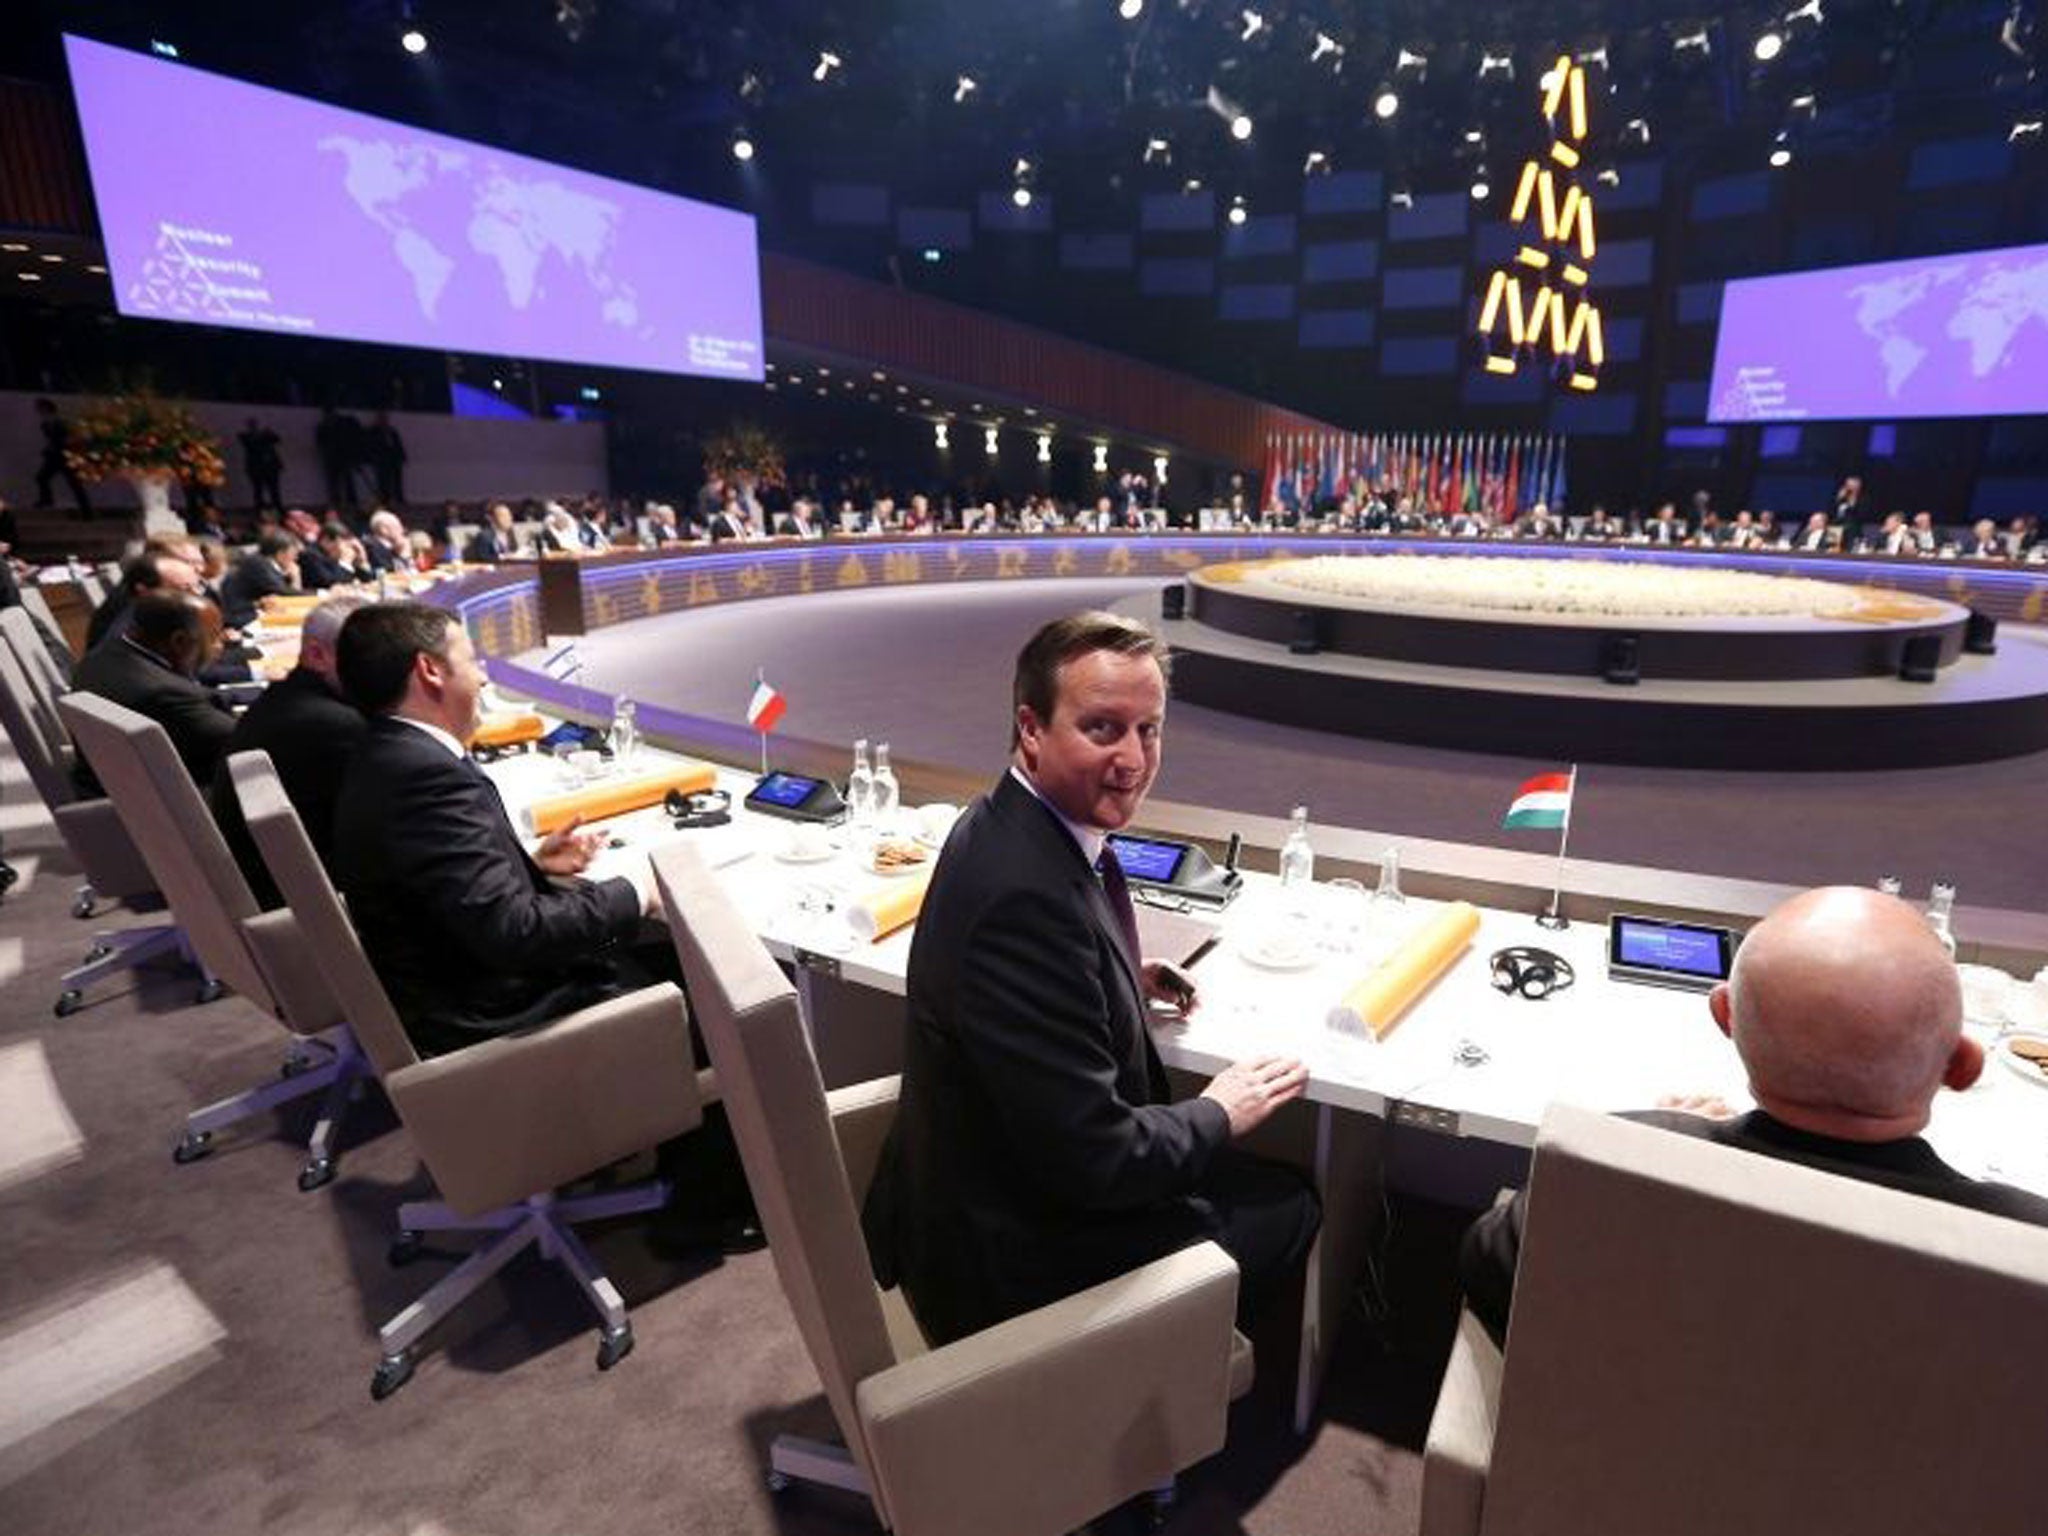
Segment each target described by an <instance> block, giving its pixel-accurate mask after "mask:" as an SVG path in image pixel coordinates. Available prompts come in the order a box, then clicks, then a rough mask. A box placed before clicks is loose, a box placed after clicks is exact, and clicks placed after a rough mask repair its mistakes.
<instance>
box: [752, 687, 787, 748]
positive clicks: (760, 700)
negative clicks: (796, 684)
mask: <svg viewBox="0 0 2048 1536" xmlns="http://www.w3.org/2000/svg"><path fill="white" fill-rule="evenodd" d="M787 708H789V701H788V700H787V699H785V698H783V696H782V695H781V694H779V693H777V692H776V691H775V690H774V689H773V688H770V687H769V686H768V679H767V678H765V677H764V678H761V679H759V680H757V681H756V682H755V684H754V696H753V698H752V699H750V700H748V702H747V724H748V725H750V726H752V727H753V728H754V729H755V730H757V731H759V732H760V733H761V734H762V735H763V736H765V735H767V734H768V733H769V732H770V731H772V730H774V729H775V726H776V723H777V722H778V721H779V720H781V719H782V712H783V711H784V710H785V709H787Z"/></svg>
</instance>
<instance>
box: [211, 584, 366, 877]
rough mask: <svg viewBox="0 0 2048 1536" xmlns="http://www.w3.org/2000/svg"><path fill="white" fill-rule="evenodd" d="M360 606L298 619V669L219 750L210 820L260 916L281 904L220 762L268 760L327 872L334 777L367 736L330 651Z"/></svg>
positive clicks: (335, 604)
mask: <svg viewBox="0 0 2048 1536" xmlns="http://www.w3.org/2000/svg"><path fill="white" fill-rule="evenodd" d="M368 601H369V599H368V598H365V597H361V596H358V595H356V594H354V593H341V594H339V595H337V596H334V597H330V598H328V599H327V600H326V601H324V602H322V603H321V604H320V605H319V607H317V608H315V609H314V610H313V611H312V612H311V613H309V614H307V615H306V623H305V627H304V628H303V629H302V630H301V631H300V633H299V664H298V665H297V666H296V667H294V668H292V670H291V671H290V672H288V673H286V674H285V675H284V676H283V677H282V678H280V679H279V680H278V681H277V682H275V683H272V684H271V685H270V686H269V687H268V688H266V689H265V690H264V691H263V695H262V697H261V698H259V699H257V700H256V702H255V703H254V704H251V705H250V706H249V708H248V710H247V711H246V712H244V714H243V715H242V718H241V720H240V721H238V722H237V723H236V725H235V730H234V734H233V735H232V736H230V737H229V738H228V741H227V745H226V746H225V747H224V748H223V749H222V750H221V767H220V768H219V770H218V771H217V772H216V773H215V774H214V776H213V791H212V796H211V798H212V803H213V818H214V820H215V821H217V822H219V823H220V830H221V835H222V836H223V837H225V838H226V839H227V844H228V848H229V849H230V850H231V851H232V852H233V853H234V856H235V862H236V863H237V864H239V865H241V866H242V873H243V875H244V876H246V877H247V879H248V881H249V889H250V890H251V891H252V892H254V893H255V896H256V899H257V900H258V901H259V902H261V903H262V904H263V907H264V909H265V910H266V911H267V910H269V909H270V908H273V907H279V906H282V905H284V902H283V899H282V898H281V897H280V896H279V895H278V892H277V887H276V885H275V884H273V883H272V881H271V878H270V871H269V869H268V868H267V867H266V866H265V864H264V862H263V855H262V854H261V853H260V852H258V850H257V848H256V843H255V840H254V839H253V838H251V837H250V836H249V829H248V824H247V823H246V822H244V821H243V819H242V802H241V799H240V797H239V796H238V795H236V793H235V787H234V784H233V782H232V781H231V779H230V777H229V775H228V771H227V759H228V758H230V757H232V756H234V755H235V753H237V752H268V753H269V754H270V760H271V762H272V763H273V764H275V765H276V767H277V776H278V779H279V781H280V782H282V783H283V785H284V792H285V795H286V796H287V798H289V799H290V801H291V803H292V808H293V809H294V810H296V811H297V812H298V813H299V820H300V821H301V822H303V823H304V824H305V828H306V836H307V837H308V838H309V839H310V840H311V841H312V844H313V848H314V851H315V852H317V853H318V854H319V855H320V862H321V863H323V864H326V865H328V866H329V867H330V868H331V867H332V866H333V863H334V852H333V850H334V806H335V802H336V801H337V800H339V799H340V798H341V779H342V774H343V773H344V772H345V771H346V770H347V768H348V763H349V759H350V758H351V757H353V756H354V755H355V750H356V748H357V746H359V745H360V744H361V742H362V739H363V733H364V732H365V731H366V730H368V729H369V722H368V721H367V720H365V719H364V718H363V713H362V711H361V710H359V709H357V708H356V707H355V706H354V705H353V704H351V703H349V702H348V700H346V699H344V698H343V697H342V696H341V678H340V675H339V674H338V673H337V672H336V670H335V662H334V646H335V640H336V638H337V637H338V636H339V635H340V633H341V626H342V624H343V622H344V621H345V620H346V619H347V618H348V616H349V615H350V614H351V613H354V612H355V611H356V609H358V608H361V607H363V606H364V605H365V604H366V603H367V602H368Z"/></svg>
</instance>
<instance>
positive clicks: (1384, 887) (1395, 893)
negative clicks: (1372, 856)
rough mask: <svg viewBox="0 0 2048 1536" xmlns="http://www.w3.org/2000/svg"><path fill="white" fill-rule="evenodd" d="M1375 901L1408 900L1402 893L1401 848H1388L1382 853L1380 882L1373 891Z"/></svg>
mask: <svg viewBox="0 0 2048 1536" xmlns="http://www.w3.org/2000/svg"><path fill="white" fill-rule="evenodd" d="M1372 899H1373V900H1374V901H1406V900H1407V899H1408V898H1407V897H1406V896H1404V895H1402V894H1401V850H1400V849H1398V848H1392V847H1390V848H1388V849H1387V850H1386V851H1385V852H1384V853H1382V854H1381V855H1380V883H1379V885H1378V887H1377V888H1376V889H1375V890H1374V891H1373V893H1372Z"/></svg>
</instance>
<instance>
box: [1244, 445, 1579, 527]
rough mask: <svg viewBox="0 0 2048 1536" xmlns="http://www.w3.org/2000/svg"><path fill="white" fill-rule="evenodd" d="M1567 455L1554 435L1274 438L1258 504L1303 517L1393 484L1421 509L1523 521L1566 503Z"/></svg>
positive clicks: (1566, 447) (1566, 448) (1267, 453)
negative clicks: (1539, 509) (1536, 510)
mask: <svg viewBox="0 0 2048 1536" xmlns="http://www.w3.org/2000/svg"><path fill="white" fill-rule="evenodd" d="M1569 456H1570V455H1569V452H1568V445H1567V443H1566V440H1565V439H1564V438H1562V437H1558V436H1555V435H1549V434H1544V435H1534V436H1532V435H1528V434H1522V435H1519V436H1517V435H1508V434H1503V433H1492V432H1460V433H1455V434H1453V433H1437V434H1422V435H1412V436H1411V435H1408V434H1403V433H1383V432H1372V433H1360V432H1277V433H1273V434H1271V435H1269V436H1268V437H1267V439H1266V474H1265V480H1264V492H1265V495H1264V500H1263V501H1261V502H1260V505H1261V506H1262V507H1270V506H1275V505H1278V506H1282V507H1285V508H1287V509H1288V510H1289V511H1299V510H1301V509H1302V508H1304V507H1310V506H1313V505H1315V504H1316V503H1317V502H1320V501H1328V500H1331V499H1336V498H1342V497H1345V496H1361V497H1362V496H1365V495H1367V494H1369V493H1370V492H1371V491H1373V490H1374V489H1376V488H1378V487H1380V486H1386V485H1393V486H1398V487H1400V489H1401V492H1402V493H1403V494H1404V495H1408V496H1412V497H1414V498H1415V500H1416V503H1417V505H1418V507H1419V508H1421V509H1423V510H1429V511H1439V512H1466V513H1478V512H1484V513H1486V514H1487V515H1489V516H1491V517H1505V516H1520V515H1521V514H1522V513H1524V512H1527V511H1528V510H1529V509H1530V508H1531V507H1533V506H1535V505H1536V503H1537V502H1539V501H1540V502H1542V503H1544V504H1545V505H1546V506H1549V507H1561V506H1563V505H1564V501H1565V496H1566V492H1567V488H1568V482H1567V478H1566V473H1565V461H1566V459H1567V458H1568V457H1569Z"/></svg>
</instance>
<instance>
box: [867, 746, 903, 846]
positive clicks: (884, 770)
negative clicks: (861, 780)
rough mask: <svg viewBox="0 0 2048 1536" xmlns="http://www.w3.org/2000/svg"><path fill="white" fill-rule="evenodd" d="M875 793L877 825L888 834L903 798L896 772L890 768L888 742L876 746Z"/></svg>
mask: <svg viewBox="0 0 2048 1536" xmlns="http://www.w3.org/2000/svg"><path fill="white" fill-rule="evenodd" d="M873 793H874V817H875V825H876V827H878V828H879V829H880V830H882V831H884V832H886V831H888V830H889V828H890V826H891V825H892V824H894V822H895V820H896V805H897V802H898V800H900V799H901V798H902V797H901V793H900V792H899V791H898V789H897V787H896V772H895V770H894V769H892V768H891V767H890V766H889V743H887V742H886V741H884V742H879V743H877V744H876V746H875V782H874V790H873Z"/></svg>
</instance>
